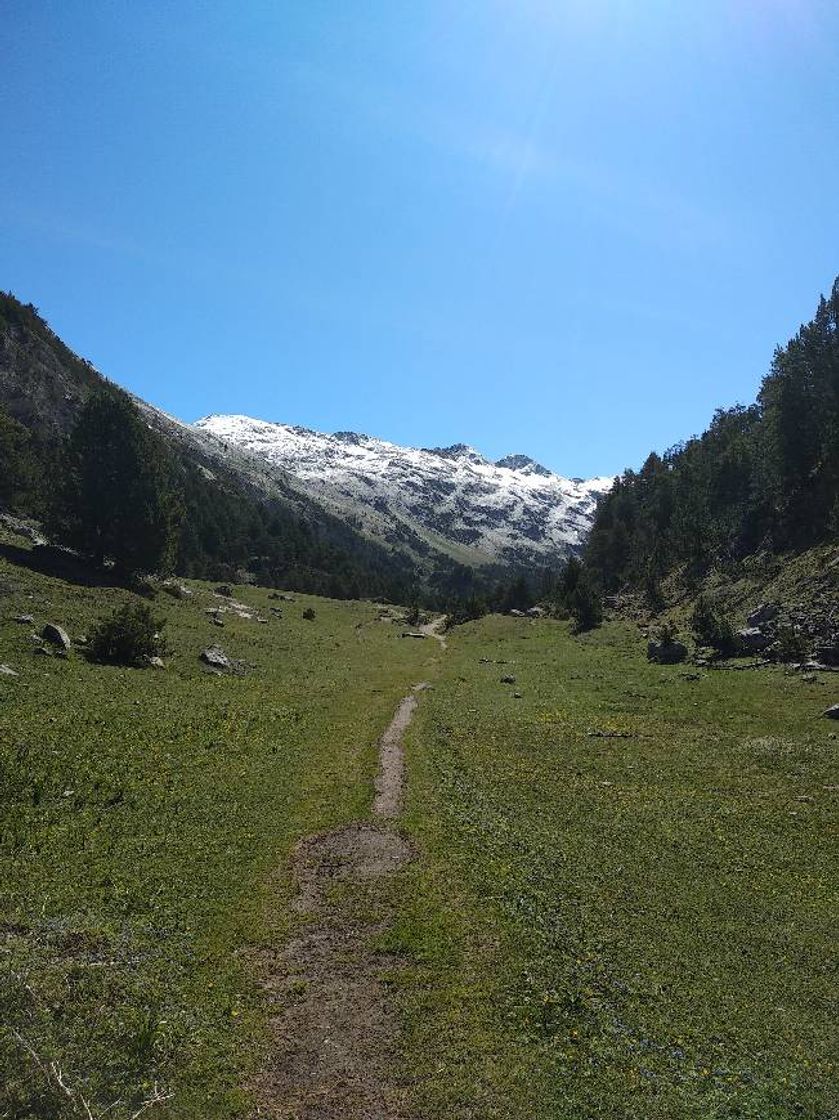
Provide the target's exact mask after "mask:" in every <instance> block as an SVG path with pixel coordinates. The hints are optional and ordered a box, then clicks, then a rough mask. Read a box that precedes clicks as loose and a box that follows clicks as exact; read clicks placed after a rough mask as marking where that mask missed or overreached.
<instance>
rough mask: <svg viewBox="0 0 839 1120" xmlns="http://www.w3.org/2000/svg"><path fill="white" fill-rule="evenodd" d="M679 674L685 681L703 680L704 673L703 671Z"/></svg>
mask: <svg viewBox="0 0 839 1120" xmlns="http://www.w3.org/2000/svg"><path fill="white" fill-rule="evenodd" d="M679 676H680V677H681V679H682V680H683V681H701V680H702V674H701V673H679Z"/></svg>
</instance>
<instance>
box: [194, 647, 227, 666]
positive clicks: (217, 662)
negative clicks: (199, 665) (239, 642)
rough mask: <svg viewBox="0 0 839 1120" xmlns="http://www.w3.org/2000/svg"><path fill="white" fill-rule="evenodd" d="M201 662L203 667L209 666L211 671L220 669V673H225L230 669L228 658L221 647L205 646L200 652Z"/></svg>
mask: <svg viewBox="0 0 839 1120" xmlns="http://www.w3.org/2000/svg"><path fill="white" fill-rule="evenodd" d="M201 660H202V661H203V662H204V664H205V665H209V666H210V668H211V669H220V670H221V671H222V672H227V671H228V670H229V669H230V668H232V663H231V661H230V658H229V657H228V656H227V654H226V653H225V652H224V650H223V649H222V648H221V646H207V648H206V649H205V650H202V652H201Z"/></svg>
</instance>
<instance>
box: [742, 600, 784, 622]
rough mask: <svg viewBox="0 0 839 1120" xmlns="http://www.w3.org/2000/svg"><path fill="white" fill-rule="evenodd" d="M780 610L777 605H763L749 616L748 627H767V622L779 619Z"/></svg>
mask: <svg viewBox="0 0 839 1120" xmlns="http://www.w3.org/2000/svg"><path fill="white" fill-rule="evenodd" d="M779 610H780V608H779V607H778V604H777V603H761V604H760V606H758V607H755V609H754V610H753V611H752V612H751V614H750V615H749V616H748V618H747V619H746V625H747V626H749V627H753V626H765V625H766V623H767V622H772V621H773V619H776V618H777V617H778V611H779Z"/></svg>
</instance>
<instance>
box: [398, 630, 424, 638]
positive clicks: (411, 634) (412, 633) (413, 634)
mask: <svg viewBox="0 0 839 1120" xmlns="http://www.w3.org/2000/svg"><path fill="white" fill-rule="evenodd" d="M402 637H403V638H420V639H422V638H424V637H425V634H420V633H419V632H418V631H416V630H403V631H402Z"/></svg>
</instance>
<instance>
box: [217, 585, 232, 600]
mask: <svg viewBox="0 0 839 1120" xmlns="http://www.w3.org/2000/svg"><path fill="white" fill-rule="evenodd" d="M215 591H216V595H221V596H222V597H223V598H225V599H230V598H231V597H232V595H233V591H232V589H231V588H230V587H229V586H228V585H227V584H226V583H220V584H219V585H218V587H217V588H216V589H215Z"/></svg>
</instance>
